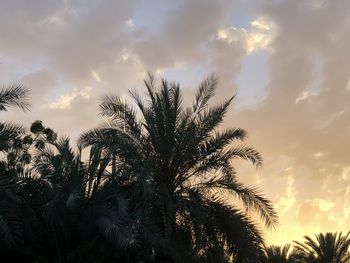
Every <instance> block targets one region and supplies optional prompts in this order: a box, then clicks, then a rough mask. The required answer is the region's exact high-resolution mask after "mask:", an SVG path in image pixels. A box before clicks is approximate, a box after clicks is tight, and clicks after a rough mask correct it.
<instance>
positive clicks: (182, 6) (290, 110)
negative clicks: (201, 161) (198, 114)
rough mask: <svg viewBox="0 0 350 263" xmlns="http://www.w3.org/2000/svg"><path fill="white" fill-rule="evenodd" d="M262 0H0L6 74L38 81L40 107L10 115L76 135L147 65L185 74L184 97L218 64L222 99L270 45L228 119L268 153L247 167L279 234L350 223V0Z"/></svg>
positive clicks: (33, 84) (1, 70)
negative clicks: (106, 97)
mask: <svg viewBox="0 0 350 263" xmlns="http://www.w3.org/2000/svg"><path fill="white" fill-rule="evenodd" d="M258 2H259V3H257V2H255V3H250V2H249V3H248V1H224V0H222V1H221V0H220V1H210V0H204V1H203V0H195V1H189V0H181V1H176V2H171V1H159V2H157V1H150V2H147V10H148V11H149V12H151V14H147V15H145V14H143V13H142V12H141V11H142V10H141V9H144V8H145V7H144V6H145V3H144V2H142V1H138V0H132V1H108V0H106V1H102V0H97V1H45V2H44V1H39V0H34V1H31V2H30V4H29V2H28V1H25V0H13V1H2V2H1V3H2V5H1V9H0V32H1V35H2V39H1V42H0V61H1V62H2V64H0V76H1V78H2V81H3V82H4V83H11V82H17V81H19V82H23V83H25V84H26V85H28V86H29V87H30V88H31V91H32V93H31V101H32V103H33V108H32V112H31V113H30V114H24V113H21V112H19V111H16V110H15V111H11V112H9V113H6V114H3V115H2V116H3V119H12V120H15V121H17V122H21V123H23V124H25V125H29V124H30V122H32V121H34V120H35V119H42V120H43V121H44V122H45V123H46V124H47V125H49V126H52V127H54V128H55V129H57V131H58V132H59V133H60V134H70V135H72V136H73V138H75V137H76V136H78V134H79V133H80V132H81V131H82V130H85V129H88V128H92V127H94V126H95V125H96V124H97V123H98V122H99V121H100V120H99V117H98V116H97V104H98V101H99V98H100V96H101V95H102V94H105V93H111V92H112V93H118V94H120V95H122V96H127V89H130V88H140V87H142V79H143V77H144V76H145V73H146V72H147V71H151V72H155V73H157V75H159V76H163V74H165V76H169V75H170V76H171V77H173V78H176V80H178V81H179V82H180V83H184V82H185V83H186V88H185V89H184V93H185V96H184V100H185V102H187V101H188V100H190V99H191V97H190V96H188V95H189V94H191V92H192V89H190V88H188V87H187V86H191V87H192V80H194V79H198V80H200V79H202V78H203V77H205V76H206V75H208V74H209V73H212V72H214V73H216V74H217V75H218V76H219V78H220V85H219V89H218V91H217V98H216V99H215V100H216V101H219V100H220V101H221V100H222V99H224V98H227V97H228V96H231V95H233V94H235V93H236V92H237V91H239V90H240V88H241V87H239V83H238V82H237V79H238V78H239V76H240V74H241V70H242V63H244V62H245V61H247V60H252V63H250V64H251V65H252V68H251V69H249V70H248V72H246V73H245V74H247V75H248V77H250V78H257V75H258V74H259V73H260V72H259V68H256V67H254V66H255V64H254V63H255V62H254V55H258V54H264V55H266V57H267V59H266V61H265V60H264V62H263V63H265V64H266V67H267V68H269V70H268V72H269V78H268V79H269V81H268V83H267V85H266V87H263V88H261V89H259V90H260V91H261V92H260V91H259V95H258V96H261V97H262V99H259V103H258V104H257V105H248V106H247V107H245V108H244V109H241V110H239V111H234V109H235V108H234V107H233V108H232V109H231V111H230V112H229V113H228V116H227V122H226V123H225V125H226V126H235V127H237V126H238V127H242V128H245V129H246V130H247V131H248V132H249V135H250V136H249V140H248V143H249V144H252V145H253V146H255V147H256V148H257V149H258V150H259V151H261V153H262V154H263V156H264V158H265V163H264V167H263V168H262V169H261V170H259V171H258V172H256V171H255V170H253V168H252V167H250V166H249V167H248V166H247V167H245V166H244V165H243V166H240V165H239V164H237V165H238V166H239V169H240V172H239V173H238V176H239V177H240V179H241V180H242V181H244V182H246V183H248V184H253V185H256V184H258V186H259V187H260V188H261V189H262V192H264V193H266V195H267V196H268V197H269V198H271V199H272V200H273V201H274V203H275V204H276V207H277V208H278V211H280V214H281V219H280V229H279V231H276V232H275V233H274V234H268V235H269V238H270V240H276V242H277V241H278V242H282V241H283V240H285V239H288V238H295V239H296V238H298V236H300V237H301V236H302V235H303V234H313V233H314V232H315V231H323V230H331V231H333V230H336V229H339V230H346V228H347V225H346V220H348V219H349V217H350V208H349V207H350V203H349V202H348V201H346V200H348V199H349V197H350V190H349V189H350V181H349V178H350V175H349V169H348V166H349V156H350V144H349V134H350V124H349V116H350V106H349V105H350V104H349V101H350V90H349V80H350V77H349V76H350V55H349V52H348V48H349V46H350V14H349V12H348V10H349V8H350V2H349V1H329V0H328V1H326V0H307V1H293V0H286V1H258ZM159 6H161V8H160V7H159ZM140 10H141V11H140ZM160 10H161V11H160ZM237 10H238V11H237ZM145 19H147V26H144V25H143V24H142V21H144V20H145ZM265 64H264V65H265ZM169 72H170V73H169ZM167 74H168V75H167ZM189 82H191V85H189V84H188V83H189ZM196 84H197V83H193V85H196ZM261 85H264V86H265V83H264V84H261ZM87 87H88V88H87ZM255 89H256V87H252V88H251V90H255ZM247 93H248V94H247V96H252V97H254V96H256V94H253V92H251V93H252V94H250V93H249V92H247ZM191 95H192V94H191ZM238 95H239V94H238ZM238 98H239V96H238ZM215 100H214V101H215ZM250 106H251V107H250Z"/></svg>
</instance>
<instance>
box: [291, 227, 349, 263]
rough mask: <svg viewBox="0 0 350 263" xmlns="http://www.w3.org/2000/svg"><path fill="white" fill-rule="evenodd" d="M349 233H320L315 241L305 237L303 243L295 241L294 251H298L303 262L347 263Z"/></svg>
mask: <svg viewBox="0 0 350 263" xmlns="http://www.w3.org/2000/svg"><path fill="white" fill-rule="evenodd" d="M349 234H350V233H347V234H346V235H343V234H342V232H339V233H337V232H336V233H330V232H328V233H326V234H323V233H320V234H318V235H316V239H315V240H314V239H312V238H311V237H309V236H305V237H304V238H305V241H304V243H301V242H297V241H295V242H294V243H295V249H296V250H297V251H299V253H300V254H301V255H303V258H304V260H305V262H312V263H348V262H350V253H349V246H350V237H349Z"/></svg>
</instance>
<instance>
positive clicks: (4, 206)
mask: <svg viewBox="0 0 350 263" xmlns="http://www.w3.org/2000/svg"><path fill="white" fill-rule="evenodd" d="M28 93H29V91H28V89H26V88H25V87H23V86H22V85H12V86H9V87H3V88H0V111H7V110H8V108H9V107H11V106H16V107H19V108H21V109H22V110H24V111H26V110H28V109H29V103H28V101H27V98H28ZM24 132H25V129H24V128H23V127H22V126H20V125H16V124H13V123H11V122H2V121H0V151H1V152H2V153H1V156H2V158H1V160H0V245H1V246H0V248H1V251H0V252H1V254H2V255H4V253H5V251H6V249H5V251H4V250H3V249H4V248H5V247H6V248H7V247H13V246H14V244H15V243H17V242H18V241H20V240H22V238H23V231H22V230H23V228H22V227H23V224H22V221H23V220H22V219H23V213H22V209H21V208H22V204H21V201H20V200H19V198H18V196H17V194H16V186H15V182H14V180H13V178H14V176H15V174H14V173H13V171H10V170H9V163H11V162H12V161H13V160H14V153H13V152H14V151H15V150H17V149H18V148H20V147H21V146H20V143H19V141H20V137H21V136H22V135H23V134H24ZM12 150H13V151H12ZM11 151H12V154H11Z"/></svg>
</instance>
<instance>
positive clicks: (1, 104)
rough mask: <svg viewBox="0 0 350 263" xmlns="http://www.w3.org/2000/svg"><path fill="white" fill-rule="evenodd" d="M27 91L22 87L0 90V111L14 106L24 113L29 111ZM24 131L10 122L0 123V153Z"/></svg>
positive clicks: (13, 86) (16, 86)
mask: <svg viewBox="0 0 350 263" xmlns="http://www.w3.org/2000/svg"><path fill="white" fill-rule="evenodd" d="M28 94H29V91H28V89H27V88H25V87H23V86H22V85H11V86H9V87H3V88H1V89H0V111H7V110H8V108H9V107H12V106H16V107H19V108H21V109H22V110H24V111H26V110H29V107H30V104H29V103H28V100H27V99H28ZM24 131H25V129H24V128H23V127H22V126H20V125H16V124H13V123H11V122H0V151H4V150H7V149H8V148H9V142H11V141H13V140H14V139H16V138H17V137H18V136H19V135H20V134H23V133H24Z"/></svg>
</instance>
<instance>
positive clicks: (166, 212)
mask: <svg viewBox="0 0 350 263" xmlns="http://www.w3.org/2000/svg"><path fill="white" fill-rule="evenodd" d="M145 85H146V88H147V95H148V98H147V100H143V99H142V98H141V97H140V96H139V94H138V93H137V92H135V91H134V92H131V96H132V97H133V99H134V103H135V104H136V106H137V110H138V112H137V110H136V109H135V108H134V106H133V105H132V104H129V103H126V102H125V101H124V100H123V99H122V98H120V97H118V96H114V95H108V96H105V97H104V98H103V99H102V102H101V104H100V110H101V114H102V115H103V116H107V117H109V122H108V124H107V125H104V126H103V127H100V128H97V129H94V130H91V131H88V132H85V133H84V134H83V135H82V136H81V138H80V145H81V146H83V147H88V146H92V147H94V148H97V149H101V151H102V152H103V153H104V154H105V155H108V156H109V160H110V164H111V165H112V167H111V171H112V173H111V177H112V179H111V180H118V176H116V175H115V171H117V170H119V171H121V173H120V174H119V176H122V177H124V178H127V182H128V184H127V185H128V188H129V189H132V191H131V192H130V194H131V195H130V198H129V205H130V207H133V208H138V213H134V214H135V216H136V218H135V221H134V226H133V229H134V231H136V230H138V229H139V230H140V229H143V231H141V232H139V234H138V235H137V237H138V239H137V242H136V243H135V245H136V244H137V245H138V246H139V248H144V249H143V250H141V251H148V254H150V255H152V257H153V258H154V260H156V261H159V262H174V261H175V262H196V261H198V262H214V261H215V262H227V261H229V260H233V258H235V260H237V262H243V259H245V258H256V257H257V256H259V255H261V254H262V253H263V239H262V236H261V233H260V231H259V230H258V228H257V226H256V225H255V224H254V223H253V222H252V221H251V220H250V218H249V216H248V214H247V213H246V211H255V212H257V213H258V214H259V215H260V216H261V218H262V220H263V222H264V223H265V224H266V226H268V227H271V226H274V225H275V224H276V213H275V211H274V210H273V208H272V205H271V203H270V201H269V200H267V199H266V198H264V197H263V196H262V195H261V194H260V193H259V192H258V191H257V190H256V189H255V188H253V187H247V186H245V185H243V184H242V183H240V182H239V181H238V179H237V176H236V172H235V169H234V167H233V166H232V160H234V159H237V158H242V159H245V160H248V161H250V162H252V163H253V164H254V165H256V166H260V165H261V163H262V158H261V156H260V154H259V153H258V152H257V151H256V150H255V149H254V148H252V147H249V146H246V145H244V144H241V143H239V144H235V145H233V143H237V142H239V141H243V140H244V139H245V137H246V132H245V131H244V130H242V129H239V128H229V129H222V130H220V131H219V130H218V129H217V128H218V127H219V125H220V124H221V123H222V122H223V118H224V116H225V114H226V112H227V111H228V107H229V105H230V104H231V102H232V100H233V97H230V98H229V99H227V100H226V101H224V102H223V103H222V104H219V105H217V106H213V107H209V105H208V103H209V100H210V99H211V98H212V97H213V95H214V92H215V89H216V86H217V79H216V78H215V77H210V78H208V79H206V80H204V81H203V82H202V83H201V84H200V86H199V88H198V90H197V93H196V96H195V101H194V104H193V106H192V107H191V108H185V107H184V106H183V104H182V97H181V96H182V95H181V90H180V87H179V85H178V84H176V83H169V82H168V81H166V80H162V82H161V86H160V88H159V89H158V88H157V87H156V84H155V80H154V78H153V76H151V75H149V78H148V79H147V80H146V81H145ZM235 198H236V200H237V199H238V200H239V201H240V202H241V203H242V204H243V207H244V210H243V211H242V210H240V209H239V208H238V206H236V205H235V204H236V203H235V202H233V200H234V199H235ZM140 211H142V212H140ZM230 258H231V259H230Z"/></svg>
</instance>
